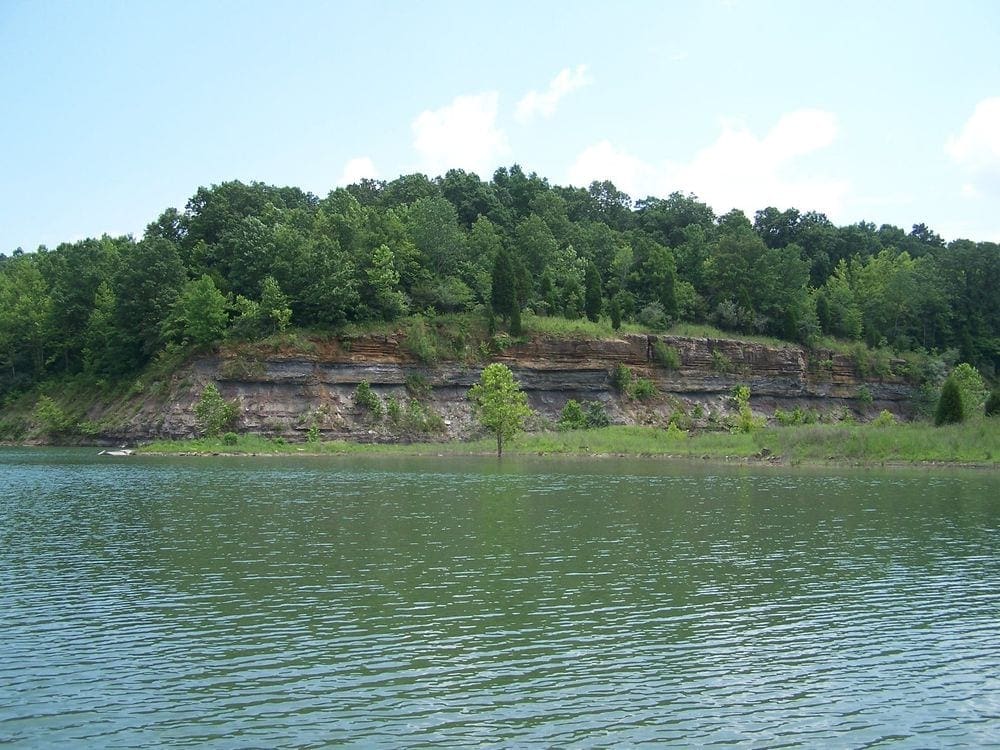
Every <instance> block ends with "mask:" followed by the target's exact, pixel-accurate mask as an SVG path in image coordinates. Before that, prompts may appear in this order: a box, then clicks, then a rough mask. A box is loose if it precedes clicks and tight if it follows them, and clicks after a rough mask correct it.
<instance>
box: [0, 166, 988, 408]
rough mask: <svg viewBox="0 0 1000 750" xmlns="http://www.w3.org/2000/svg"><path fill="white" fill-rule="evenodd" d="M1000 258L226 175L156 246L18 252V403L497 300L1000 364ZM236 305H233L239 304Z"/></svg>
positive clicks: (677, 215) (498, 181)
mask: <svg viewBox="0 0 1000 750" xmlns="http://www.w3.org/2000/svg"><path fill="white" fill-rule="evenodd" d="M997 289H1000V245H998V244H996V243H992V242H975V241H973V240H969V239H958V240H955V241H952V242H950V243H945V242H944V241H943V240H942V238H941V237H940V236H938V235H937V234H936V233H935V232H934V231H933V230H932V229H930V228H929V227H927V226H926V225H924V224H916V225H914V226H913V228H912V229H911V230H910V231H906V230H904V229H902V228H899V227H893V226H890V225H882V226H877V225H875V224H873V223H869V222H859V223H856V224H851V225H847V226H836V225H834V224H833V223H832V222H831V221H830V220H829V219H828V218H827V217H825V216H823V215H822V214H818V213H814V212H801V211H799V210H797V209H795V208H791V207H780V208H779V207H768V208H765V209H762V210H761V211H759V212H757V214H755V216H754V217H753V221H752V222H751V221H750V220H749V219H748V218H747V217H746V216H744V215H743V214H742V213H741V212H739V211H731V212H729V213H726V214H724V215H722V216H716V215H715V213H714V212H713V210H712V209H711V208H710V207H709V206H708V205H707V204H705V203H703V202H701V201H700V200H698V198H697V196H694V195H691V194H684V193H680V192H677V193H672V194H671V195H669V196H667V197H665V198H664V197H655V196H649V197H647V198H644V199H642V200H639V201H633V200H632V198H631V197H630V196H628V195H626V194H625V193H623V192H622V191H621V190H620V189H618V188H617V187H616V186H615V185H614V184H613V183H611V182H607V181H604V182H595V183H593V184H591V185H589V186H588V187H585V188H580V187H563V186H555V185H551V184H550V183H549V182H548V180H546V179H545V178H543V177H540V176H539V175H537V174H534V173H531V172H526V171H525V170H524V169H522V168H521V167H520V166H518V165H516V164H515V165H512V166H511V167H505V168H501V169H498V170H497V171H496V172H495V173H494V174H493V175H492V176H491V177H489V178H487V179H481V178H480V177H479V176H478V175H476V174H473V173H471V172H466V171H463V170H450V171H448V172H447V173H445V175H444V176H442V177H436V178H433V177H428V176H427V175H423V174H411V175H403V176H401V177H399V178H397V179H395V180H391V181H388V182H383V181H378V180H363V181H361V182H359V183H357V184H355V185H350V186H347V187H346V188H338V189H336V190H333V191H331V192H330V193H329V194H328V195H327V196H326V197H322V198H321V197H318V196H315V195H312V194H311V193H307V192H304V191H302V190H299V189H298V188H294V187H276V186H271V185H266V184H263V183H258V182H253V183H242V182H238V181H232V182H224V183H221V184H218V185H212V186H208V187H200V188H198V190H197V191H196V192H195V194H194V195H193V196H192V197H191V199H190V200H189V201H188V202H187V203H186V205H185V206H184V207H183V209H182V210H181V209H175V208H168V209H166V210H165V211H163V212H162V213H161V214H160V216H159V217H158V218H156V219H155V220H154V221H152V222H151V223H150V224H149V226H148V227H147V229H146V233H145V235H144V236H143V237H141V238H138V239H135V238H132V237H101V238H99V239H86V240H81V241H78V242H73V243H64V244H61V245H59V246H58V247H57V248H55V249H54V250H47V249H45V248H40V249H39V250H38V252H35V253H21V252H16V253H14V254H13V255H11V257H6V256H3V255H0V395H3V394H5V393H7V392H9V391H11V390H16V389H23V388H28V387H30V386H31V385H33V384H35V383H38V382H41V381H43V380H45V379H46V378H50V377H54V376H59V375H62V374H74V373H79V372H81V371H82V372H83V373H85V374H86V375H87V376H89V377H93V378H115V377H126V376H131V375H132V374H134V373H135V372H136V371H137V370H138V369H139V368H141V367H143V366H144V365H145V364H146V363H148V362H149V361H150V360H151V359H152V358H153V357H154V356H155V355H156V354H157V352H158V351H160V350H161V349H162V348H163V347H165V346H167V345H176V344H178V343H182V342H185V341H187V342H188V343H189V344H191V345H206V344H208V343H210V342H212V341H214V340H217V339H218V338H220V337H228V338H255V337H261V336H266V335H269V334H271V333H274V332H276V331H280V330H282V329H284V328H286V327H294V326H300V327H306V328H320V329H322V328H326V329H329V328H336V327H339V326H342V325H344V324H348V323H364V322H367V321H378V320H381V321H394V320H397V319H398V318H400V317H401V316H404V315H407V314H410V313H413V312H416V313H421V314H423V313H428V314H434V313H436V312H440V313H451V312H463V311H468V310H473V309H476V308H477V307H478V306H482V307H483V308H486V309H487V310H491V311H492V313H493V314H494V315H495V316H497V317H498V318H499V319H500V320H502V321H503V322H504V324H505V325H506V326H508V327H509V329H510V331H511V332H512V333H513V334H514V335H520V328H521V323H520V319H521V315H522V313H523V312H525V311H529V312H532V313H534V314H537V315H559V316H566V317H571V318H578V317H582V316H584V315H586V316H587V317H589V318H590V319H591V320H594V319H595V318H596V317H599V316H600V314H601V312H602V311H606V312H607V314H608V315H609V317H610V319H611V323H612V325H613V326H614V327H615V328H618V327H620V326H621V325H622V324H623V323H629V322H639V323H640V324H642V323H643V322H644V321H645V322H646V323H648V324H650V325H656V326H665V325H667V324H669V323H672V322H673V321H691V322H696V323H697V322H711V323H715V324H717V325H719V326H720V327H723V328H726V329H729V330H733V331H739V332H743V333H763V334H768V335H771V336H776V337H780V338H784V339H788V340H793V341H799V342H805V343H809V342H811V341H813V340H814V339H816V338H817V337H818V336H820V335H826V336H834V337H837V338H841V339H847V340H849V341H858V342H866V343H868V344H870V345H886V346H888V347H890V348H892V349H893V350H895V351H896V352H905V351H919V352H930V353H934V352H938V353H940V352H946V351H951V350H954V351H955V352H957V358H958V360H960V361H965V362H968V363H969V365H970V366H972V367H975V368H977V369H978V371H979V372H980V373H981V374H982V375H983V376H985V379H986V380H987V381H990V382H993V380H994V378H995V377H996V375H997V371H998V367H1000V295H998V294H996V290H997ZM223 299H224V300H225V304H224V305H222V304H220V301H221V300H223Z"/></svg>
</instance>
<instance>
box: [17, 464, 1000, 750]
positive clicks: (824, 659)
mask: <svg viewBox="0 0 1000 750" xmlns="http://www.w3.org/2000/svg"><path fill="white" fill-rule="evenodd" d="M643 745H644V746H647V747H662V746H677V747H690V746H713V745H730V746H735V747H761V748H763V747H844V748H862V747H878V746H884V747H904V748H908V747H913V748H934V747H963V746H964V747H983V746H990V745H993V746H998V745H1000V476H998V474H997V473H996V472H980V471H961V472H959V471H942V472H936V471H935V472H931V471H922V470H921V471H916V470H914V471H908V470H898V471H876V470H866V471H848V470H822V471H820V470H798V471H797V470H785V469H770V468H768V469H748V468H736V467H734V468H729V467H718V466H705V465H700V464H677V463H667V462H663V461H625V460H598V461H588V460H565V461H556V460H523V459H513V460H507V459H506V458H505V459H504V460H503V461H502V462H500V463H498V462H497V461H496V460H493V459H478V458H461V459H448V458H436V459H435V458H413V459H400V458H385V457H365V458H298V459H296V458H188V459H184V458H161V457H133V458H127V459H114V458H106V457H98V456H97V455H96V450H91V449H87V450H83V449H80V450H47V449H34V450H32V449H2V450H0V746H4V747H7V746H10V747H16V748H17V747H25V748H27V747H67V748H87V747H101V748H104V747H108V748H112V747H157V746H159V747H213V748H258V747H259V748H277V747H317V748H319V747H331V746H348V747H401V748H402V747H405V748H420V747H474V746H484V747H615V748H618V747H636V746H643Z"/></svg>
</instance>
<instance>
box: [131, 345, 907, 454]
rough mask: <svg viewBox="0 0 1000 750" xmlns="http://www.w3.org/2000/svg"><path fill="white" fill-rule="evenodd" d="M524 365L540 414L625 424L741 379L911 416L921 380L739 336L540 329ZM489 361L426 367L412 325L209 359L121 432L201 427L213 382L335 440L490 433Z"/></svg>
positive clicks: (714, 406)
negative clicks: (372, 397) (652, 391)
mask: <svg viewBox="0 0 1000 750" xmlns="http://www.w3.org/2000/svg"><path fill="white" fill-rule="evenodd" d="M657 341H659V342H661V343H662V344H663V345H666V346H668V347H672V348H673V349H674V350H676V352H677V355H678V358H679V366H678V367H676V368H675V369H667V368H665V367H663V366H662V365H659V364H658V363H657V362H656V361H655V356H654V344H655V343H656V342H657ZM493 359H494V361H499V362H503V363H504V364H506V365H508V366H509V367H510V368H511V369H512V370H513V372H514V374H515V376H516V378H517V380H518V382H519V383H520V384H521V387H522V388H523V389H524V391H525V392H526V393H527V395H528V400H529V403H530V404H531V406H532V408H533V409H534V410H535V411H536V412H537V414H538V425H537V426H544V425H545V424H546V423H548V422H554V421H555V420H557V419H558V417H559V413H560V411H561V410H562V408H563V406H565V404H566V402H567V401H568V400H569V399H576V400H577V401H580V402H588V401H596V402H599V403H600V404H602V405H603V407H604V409H605V410H606V412H607V414H608V416H609V418H610V420H611V422H612V423H618V424H658V425H666V424H667V421H668V420H669V419H670V418H671V416H672V415H674V414H675V413H676V412H682V413H683V414H684V415H686V417H685V418H686V419H688V420H689V421H693V422H694V423H695V424H708V423H710V422H711V421H717V420H722V419H724V418H725V417H726V416H727V415H728V414H729V413H730V411H731V410H732V404H731V399H730V394H731V392H732V389H733V388H734V387H735V386H737V385H747V386H749V388H750V391H751V402H750V403H751V407H752V408H753V409H754V411H755V412H757V413H758V414H762V415H766V416H770V415H772V414H773V413H774V410H775V409H779V408H780V409H785V410H792V409H794V408H795V407H801V408H803V409H811V410H814V411H816V412H821V413H830V412H837V411H839V412H842V413H848V412H849V413H851V414H852V415H854V416H857V417H860V418H868V417H872V416H874V415H876V414H878V412H879V411H881V410H882V409H887V410H889V411H890V412H892V413H894V414H896V415H897V416H899V417H902V418H907V417H909V416H910V410H911V400H912V398H913V396H914V387H913V386H912V385H911V384H908V383H906V382H905V381H904V380H903V379H901V378H898V377H889V378H874V379H873V378H864V377H862V375H861V373H860V372H859V371H858V368H857V366H856V365H855V363H854V361H853V359H852V358H850V357H847V356H844V355H840V354H835V353H831V352H826V353H820V354H818V355H813V361H810V359H809V355H808V354H807V352H806V351H805V350H803V349H801V348H799V347H795V346H787V347H773V346H766V345H763V344H756V343H748V342H742V341H734V340H728V339H707V338H689V337H676V336H660V337H656V336H649V337H647V336H636V335H627V336H622V337H620V338H617V339H610V340H592V339H586V340H585V339H579V340H578V339H552V338H538V339H535V340H532V341H531V342H529V343H526V344H522V345H518V346H515V347H512V348H510V349H507V350H505V351H504V352H502V353H501V354H499V355H497V356H496V357H494V358H493ZM485 364H486V362H477V363H460V362H444V363H440V364H437V365H434V366H427V365H423V364H421V363H420V362H418V361H416V360H415V359H414V358H413V356H412V355H411V354H410V353H409V352H408V351H406V349H405V348H404V347H403V346H402V343H401V338H400V337H398V336H391V335H390V336H365V337H357V338H354V339H351V340H350V341H348V342H346V343H343V344H339V345H338V344H329V343H327V344H325V345H323V346H320V347H317V348H316V349H315V350H313V351H309V352H303V351H297V352H290V353H281V352H278V353H275V354H272V355H268V356H266V357H259V356H256V357H247V356H246V355H239V354H236V353H231V352H230V353H227V354H223V355H218V356H211V357H204V358H202V359H199V360H197V361H195V362H194V363H193V364H191V365H190V366H189V367H188V368H185V369H184V370H182V371H180V372H179V373H177V374H176V375H175V376H174V378H173V380H172V382H171V383H170V384H169V387H168V388H167V389H166V391H167V392H166V394H165V395H164V396H162V397H161V398H158V399H147V400H145V401H144V402H143V403H142V405H141V407H140V408H139V410H138V411H137V412H136V413H135V414H134V416H132V417H131V418H129V419H128V420H127V424H126V425H125V427H124V429H123V431H122V432H121V433H120V436H121V437H126V438H131V439H145V438H150V437H158V436H162V437H188V436H192V435H194V433H195V420H194V405H195V403H196V401H197V398H198V396H199V395H200V393H201V390H202V389H203V388H204V386H205V385H206V384H208V383H209V382H215V383H217V384H218V386H219V389H220V391H221V393H222V395H223V396H224V397H225V398H227V399H232V400H235V401H236V402H237V403H238V405H239V417H238V422H237V424H236V425H235V428H236V429H237V430H241V431H248V432H257V433H262V434H265V435H272V436H278V435H280V436H284V437H286V438H287V439H290V440H301V439H305V437H306V435H307V434H308V432H309V430H310V429H313V430H318V431H319V433H320V434H321V435H322V436H323V437H324V438H326V439H333V438H346V439H352V440H363V441H406V440H424V439H428V438H432V437H433V438H438V439H444V438H448V439H458V438H465V437H469V436H471V435H473V434H475V432H476V425H475V421H474V419H473V416H472V413H471V409H470V405H469V402H468V401H467V400H466V392H467V391H468V389H469V388H470V387H471V385H472V384H473V383H474V382H476V380H477V379H478V378H479V373H480V371H481V369H482V367H484V366H485ZM618 365H625V366H627V367H629V368H630V369H631V370H632V371H633V372H634V374H635V375H636V376H637V377H643V378H648V379H650V380H651V381H652V382H653V383H654V384H655V386H656V389H657V391H658V394H657V395H656V396H655V397H654V398H652V399H650V400H648V401H642V402H639V401H635V400H632V399H629V398H627V397H624V396H623V395H622V394H620V393H618V392H617V391H616V390H615V389H614V386H613V382H612V373H613V372H614V369H615V368H616V367H617V366H618ZM362 381H367V382H368V383H369V384H370V385H371V387H372V390H373V391H374V392H375V393H376V394H377V395H378V396H379V397H380V399H381V400H382V403H383V411H384V410H385V407H389V406H390V404H391V403H392V402H393V401H394V402H395V404H396V406H397V407H398V409H393V410H392V412H393V413H392V414H385V413H384V414H383V415H382V416H381V418H378V419H376V418H374V417H373V415H372V414H371V413H370V412H369V411H368V410H367V409H365V408H363V407H360V406H358V405H357V404H355V402H354V392H355V389H356V388H357V386H358V384H359V383H361V382H362Z"/></svg>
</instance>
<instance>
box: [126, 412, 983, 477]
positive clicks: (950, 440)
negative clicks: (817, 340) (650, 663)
mask: <svg viewBox="0 0 1000 750" xmlns="http://www.w3.org/2000/svg"><path fill="white" fill-rule="evenodd" d="M142 451H143V452H144V453H165V454H178V453H199V454H212V453H221V454H226V453H235V454H250V453H261V454H301V453H309V454H320V455H345V454H388V455H393V454H394V455H439V454H444V455H450V456H456V455H483V454H487V455H488V454H490V453H492V452H493V442H492V440H489V439H482V440H476V441H471V442H449V443H442V442H430V443H410V444H369V443H353V442H346V441H339V440H338V441H330V442H322V443H286V442H284V441H281V440H272V439H270V438H263V437H259V436H256V435H241V436H240V437H239V438H238V440H237V443H236V445H225V444H224V443H223V442H222V440H221V439H220V438H203V439H198V440H179V441H160V442H155V443H150V444H149V445H147V446H145V447H144V448H143V449H142ZM504 452H505V454H506V455H575V456H593V455H598V456H601V455H609V456H639V457H642V456H648V457H657V456H659V457H666V456H670V457H678V458H708V459H713V460H748V459H754V458H768V459H769V460H780V461H782V462H783V463H791V464H798V463H835V464H851V465H858V464H860V465H874V464H884V463H889V464H894V463H901V464H921V463H941V464H974V465H979V466H989V467H997V466H998V465H1000V420H997V419H991V420H985V419H980V420H975V421H972V422H968V423H965V424H962V425H952V426H947V427H932V426H930V425H929V424H927V423H916V424H897V425H892V426H887V427H874V426H872V425H845V424H835V425H819V424H816V425H799V426H795V427H770V428H766V429H763V430H758V431H756V432H753V433H749V434H740V435H733V434H730V433H727V432H701V433H695V434H688V433H684V432H680V431H676V430H675V431H668V430H662V429H657V428H653V427H625V426H612V427H603V428H600V429H595V430H570V431H564V432H537V433H522V434H520V435H518V436H517V437H516V438H515V439H514V440H512V441H511V442H510V443H509V444H508V445H507V446H506V448H505V449H504Z"/></svg>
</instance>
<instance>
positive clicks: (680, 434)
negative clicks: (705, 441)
mask: <svg viewBox="0 0 1000 750" xmlns="http://www.w3.org/2000/svg"><path fill="white" fill-rule="evenodd" d="M687 436H688V434H687V432H685V431H684V430H682V429H681V428H680V427H678V426H677V425H676V424H674V423H673V422H671V423H670V424H668V425H667V437H668V438H669V439H670V440H683V439H684V438H686V437H687Z"/></svg>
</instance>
